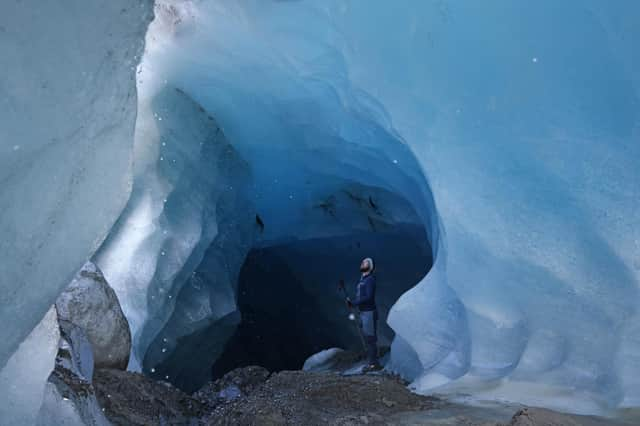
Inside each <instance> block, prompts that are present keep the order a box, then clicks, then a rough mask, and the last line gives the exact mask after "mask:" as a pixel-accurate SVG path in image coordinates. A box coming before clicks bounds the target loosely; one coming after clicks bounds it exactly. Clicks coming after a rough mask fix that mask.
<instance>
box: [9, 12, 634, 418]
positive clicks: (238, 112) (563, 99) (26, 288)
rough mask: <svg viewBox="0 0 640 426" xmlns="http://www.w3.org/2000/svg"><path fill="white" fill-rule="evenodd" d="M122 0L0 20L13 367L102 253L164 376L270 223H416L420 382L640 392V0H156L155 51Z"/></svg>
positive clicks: (415, 361) (286, 236) (299, 234)
mask: <svg viewBox="0 0 640 426" xmlns="http://www.w3.org/2000/svg"><path fill="white" fill-rule="evenodd" d="M31 3H33V4H31ZM112 3H113V4H114V5H113V10H111V9H109V10H107V11H105V10H102V9H100V11H98V9H97V6H96V4H95V2H92V1H88V2H82V4H80V3H78V4H77V5H75V6H74V7H71V9H70V10H73V11H75V12H77V17H81V18H83V19H75V18H74V19H71V18H70V16H72V15H73V14H71V13H67V14H64V15H63V14H61V13H60V12H59V11H58V10H57V9H56V8H54V7H51V6H44V5H40V4H39V3H38V4H37V5H36V4H35V2H22V3H15V4H13V3H12V5H11V6H9V8H8V11H5V12H6V13H4V14H3V16H2V17H0V35H2V37H0V53H2V55H1V56H2V57H3V58H9V62H10V63H13V64H18V65H19V67H16V70H15V71H14V70H13V68H7V67H4V66H3V67H0V94H2V95H3V96H2V99H0V111H1V112H2V113H1V114H0V150H1V151H0V179H1V181H2V189H1V190H0V191H1V192H0V207H1V208H0V232H1V233H2V235H3V236H4V237H3V238H2V239H1V240H0V256H1V257H2V262H0V275H1V276H2V278H1V279H2V282H1V283H0V289H1V290H2V291H1V294H2V296H1V297H0V301H1V302H2V310H1V311H0V320H1V321H2V322H3V323H12V324H16V327H4V328H2V330H1V331H0V341H2V342H3V344H2V345H1V346H0V367H2V366H4V365H5V364H6V362H7V360H9V359H10V358H11V357H12V355H13V356H14V358H13V359H17V358H16V357H19V355H16V354H18V353H19V352H16V349H17V348H18V346H19V345H20V343H21V342H22V341H23V340H24V339H25V338H26V337H27V336H28V335H29V333H30V332H31V331H32V330H33V329H34V327H35V326H36V324H38V322H39V321H40V320H41V319H42V318H43V315H44V314H45V313H46V312H47V310H48V309H49V307H50V306H51V304H52V303H53V301H54V300H55V298H56V296H57V294H58V293H59V292H60V290H61V289H62V288H63V287H64V285H65V284H66V283H68V282H69V281H70V279H71V277H72V276H73V274H74V273H75V272H76V270H77V269H79V267H80V266H81V265H82V264H83V263H84V262H85V260H86V259H87V258H90V257H92V256H94V254H95V256H94V259H93V260H94V261H95V262H96V263H97V264H98V265H99V266H100V267H101V269H102V270H103V272H104V273H105V276H106V277H107V279H108V280H109V282H110V283H111V284H112V286H113V287H114V289H115V290H116V292H117V294H118V297H119V298H120V302H121V304H122V307H123V310H124V312H125V314H126V315H127V317H128V320H129V322H130V324H131V327H132V334H133V339H134V347H133V354H132V355H133V356H132V357H131V365H130V367H131V368H132V369H142V370H144V371H146V372H147V373H149V374H152V373H153V372H154V371H155V368H156V366H158V365H164V364H166V363H167V362H169V361H170V360H172V359H175V357H176V354H177V353H179V352H180V347H179V345H178V342H179V341H181V342H186V341H189V342H191V344H194V341H195V340H194V339H196V337H197V336H207V339H209V340H208V341H209V342H210V343H211V342H214V343H216V344H218V343H219V344H222V343H223V342H224V341H225V339H227V338H228V337H229V334H230V333H232V331H233V329H234V327H235V326H236V325H237V323H238V322H239V321H240V318H239V312H238V307H237V294H236V292H237V287H236V286H237V279H238V274H239V271H240V268H241V266H242V262H243V259H244V257H245V256H246V254H247V252H248V251H249V250H250V249H251V248H252V247H253V248H256V247H257V248H261V247H269V246H276V245H278V244H285V243H287V242H288V241H292V240H313V239H318V238H327V237H344V236H349V235H350V234H351V233H353V232H354V230H355V231H364V230H368V229H370V228H373V229H375V228H376V227H379V226H393V225H397V224H405V225H406V224H408V225H414V226H415V225H420V226H422V227H424V228H425V230H426V234H425V235H426V238H427V239H428V245H429V247H430V249H431V251H432V258H433V267H432V268H431V270H430V271H429V273H428V274H427V275H426V276H425V277H424V278H423V279H422V280H421V281H420V282H419V283H418V284H417V285H416V286H415V287H413V288H412V289H410V290H409V291H407V292H406V293H404V294H403V295H402V296H401V297H400V298H399V299H398V300H397V302H396V303H395V305H393V307H391V308H390V313H389V316H388V323H389V325H390V327H391V328H392V329H393V330H394V331H395V333H396V334H395V339H394V340H393V344H392V349H391V365H390V367H391V368H392V369H394V370H396V371H397V372H399V373H400V374H402V375H403V376H405V377H406V378H407V379H409V380H410V381H411V382H412V383H411V386H412V387H413V388H414V389H416V390H417V391H418V392H425V393H428V392H429V393H430V392H436V393H449V394H454V395H466V394H471V395H474V397H476V398H480V399H504V400H511V401H518V402H522V403H526V404H534V405H542V406H547V407H552V408H560V409H562V410H570V411H578V412H601V411H606V410H609V409H615V408H619V407H633V406H638V405H640V379H638V377H639V374H638V373H639V372H640V326H639V325H638V324H640V314H639V313H638V306H639V302H640V299H639V294H638V286H639V285H640V168H639V167H638V165H639V164H640V99H639V96H640V50H639V49H637V45H638V43H640V27H638V25H637V22H640V4H639V3H637V2H634V1H632V0H620V1H617V2H606V3H605V2H602V1H597V0H567V1H563V2H557V1H553V0H542V1H538V2H508V1H497V0H496V1H488V2H472V1H466V2H449V1H444V0H425V1H409V0H403V1H397V2H393V3H392V2H385V1H368V2H356V1H346V0H316V1H313V0H308V1H264V0H239V1H234V2H230V1H223V0H208V1H204V0H203V1H189V0H157V1H156V2H155V20H154V21H153V23H152V24H151V25H150V27H149V31H148V32H147V34H146V47H145V53H144V56H143V58H142V62H141V63H140V64H139V65H138V60H139V57H138V55H139V54H140V50H141V47H142V42H143V33H144V28H146V23H147V20H148V18H149V16H148V11H149V10H148V9H149V5H150V4H149V2H139V4H138V3H136V6H135V7H140V9H139V10H138V9H135V8H134V9H126V10H129V11H130V14H124V17H118V16H117V13H118V11H119V9H120V7H121V6H123V5H121V4H120V3H122V2H119V1H118V2H112ZM140 5H141V6H140ZM36 6H37V7H36ZM7 17H9V18H7ZM127 19H130V22H129V21H127ZM71 21H73V23H74V25H69V22H71ZM81 23H82V24H81ZM28 25H32V27H29V26H28ZM99 25H103V26H104V27H105V28H109V29H110V30H111V31H112V34H113V37H109V38H101V37H99V36H96V37H87V36H86V34H100V33H101V31H97V30H96V28H102V27H99ZM21 28H32V29H33V28H38V29H39V31H36V30H35V29H34V30H33V31H28V32H27V31H25V32H20V31H19V29H21ZM60 28H61V29H62V31H57V30H58V29H60ZM54 30H55V31H54ZM102 32H105V31H102ZM5 34H8V35H9V36H10V37H5ZM29 34H33V35H34V36H33V37H31V36H29ZM35 35H37V36H35ZM78 39H80V40H82V41H83V43H80V45H79V46H78V48H77V49H75V50H73V49H70V48H69V46H70V43H69V40H78ZM52 45H53V46H55V49H51V46H52ZM74 46H75V45H74ZM96 46H98V47H96ZM108 52H111V53H108ZM33 58H42V61H46V62H47V66H41V64H40V62H39V61H34V60H33ZM136 66H137V68H136ZM17 68H20V69H19V70H17ZM134 76H135V78H136V82H135V83H134ZM134 84H137V95H138V98H139V99H136V96H135V95H136V91H135V90H134ZM34 98H35V99H37V100H38V101H37V102H33V99H34ZM136 103H137V108H136ZM136 115H137V119H136ZM210 117H212V118H211V119H210ZM134 124H135V129H134ZM371 197H373V199H375V203H374V202H373V199H372V198H371ZM397 200H402V202H396V201H397ZM367 204H368V205H367ZM34 205H37V206H39V207H38V209H37V211H35V209H34V208H33V207H32V206H34ZM345 206H347V207H345ZM407 206H408V207H407ZM318 207H320V209H319V208H318ZM378 207H379V208H380V211H377V210H378ZM25 212H29V214H25ZM121 212H122V214H120V213H121ZM185 212H188V214H186V213H185ZM381 212H383V213H384V214H381ZM258 213H259V216H260V221H259V222H261V223H262V224H263V226H262V227H261V228H260V227H256V221H257V216H256V214H258ZM119 215H120V216H119ZM336 215H337V216H338V217H339V218H340V220H339V221H336V220H335V216H336ZM118 217H119V219H118ZM116 219H117V222H116ZM114 223H115V225H114ZM112 225H114V226H112ZM110 230H111V231H110ZM103 242H104V243H103ZM98 247H100V248H99V250H98ZM96 250H97V253H96ZM36 330H37V329H36ZM34 333H36V331H34ZM36 334H37V333H36ZM216 339H219V340H216ZM47 359H48V358H47ZM39 361H40V362H39V363H38V365H45V364H47V363H48V362H49V361H48V360H45V359H44V358H43V359H40V360H39ZM45 361H46V362H45ZM196 361H197V362H196ZM209 361H211V360H210V359H209V360H208V359H198V360H195V361H194V365H206V362H209ZM10 362H12V361H10ZM163 363H164V364H163ZM198 371H199V370H198ZM5 373H6V371H5ZM14 379H15V378H12V377H8V378H7V379H6V380H7V381H11V380H14ZM167 379H169V378H168V377H167ZM3 380H5V379H3ZM38 386H40V385H39V384H37V386H34V388H38Z"/></svg>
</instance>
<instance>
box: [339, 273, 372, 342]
mask: <svg viewBox="0 0 640 426" xmlns="http://www.w3.org/2000/svg"><path fill="white" fill-rule="evenodd" d="M338 291H342V294H344V300H345V302H347V309H348V310H349V320H350V321H354V322H355V325H356V328H357V329H358V336H360V343H362V349H363V350H364V353H365V354H366V353H367V344H366V343H365V341H364V336H363V335H362V321H361V320H360V312H359V311H358V310H357V309H356V308H354V306H353V305H352V304H351V301H350V300H349V296H348V295H347V289H346V288H345V286H344V280H343V279H341V280H340V283H339V284H338Z"/></svg>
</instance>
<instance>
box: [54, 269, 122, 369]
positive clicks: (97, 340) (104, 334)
mask: <svg viewBox="0 0 640 426" xmlns="http://www.w3.org/2000/svg"><path fill="white" fill-rule="evenodd" d="M56 308H57V310H58V319H59V320H60V321H68V322H71V323H73V324H75V325H76V326H78V327H80V328H82V330H84V333H85V334H86V336H87V339H88V340H89V342H90V343H91V347H92V349H93V358H94V362H95V367H96V368H115V369H121V370H124V369H126V368H127V364H128V363H129V354H130V352H131V333H130V331H129V323H128V322H127V319H126V317H125V316H124V314H123V313H122V309H121V307H120V302H118V298H117V297H116V293H115V292H114V291H113V289H112V288H111V287H110V286H109V283H107V281H106V279H105V278H104V276H103V275H102V271H100V269H99V268H98V267H97V266H96V265H95V264H93V263H91V262H87V263H86V264H85V265H84V266H83V267H82V269H81V270H80V272H78V274H77V275H76V276H75V278H74V279H73V281H72V282H71V284H69V286H68V287H67V288H66V289H65V290H64V292H62V294H61V295H60V296H59V297H58V300H57V301H56Z"/></svg>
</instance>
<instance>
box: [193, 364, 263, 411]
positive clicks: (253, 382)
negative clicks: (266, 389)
mask: <svg viewBox="0 0 640 426" xmlns="http://www.w3.org/2000/svg"><path fill="white" fill-rule="evenodd" d="M269 374H270V373H269V371H267V369H265V368H262V367H258V366H249V367H242V368H236V369H235V370H232V371H230V372H228V373H227V374H225V375H224V376H223V377H222V378H220V379H218V380H216V381H213V382H209V383H207V384H206V385H205V386H203V387H202V389H200V390H199V391H197V392H196V393H194V394H193V397H194V398H196V399H198V400H199V401H200V402H202V403H203V404H205V405H207V406H208V407H210V408H214V407H216V406H218V405H220V404H223V403H226V402H229V401H233V400H235V399H238V398H240V397H244V396H247V395H249V394H250V393H251V392H252V391H253V390H254V389H256V388H257V387H258V386H259V385H261V384H262V383H264V382H265V381H266V380H267V379H268V378H269Z"/></svg>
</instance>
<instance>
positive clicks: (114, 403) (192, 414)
mask: <svg viewBox="0 0 640 426" xmlns="http://www.w3.org/2000/svg"><path fill="white" fill-rule="evenodd" d="M93 383H94V387H95V389H96V396H97V398H98V402H99V403H100V405H101V406H102V407H103V408H104V413H105V415H106V416H107V418H108V419H109V421H111V422H112V423H113V424H115V425H140V426H142V425H158V424H163V425H189V424H197V419H198V418H199V417H201V416H202V415H203V414H204V411H203V406H202V404H201V403H200V402H199V401H197V400H196V399H194V398H192V397H190V396H189V395H187V394H185V393H184V392H182V391H181V390H179V389H177V388H175V387H173V386H172V385H171V384H169V383H167V382H158V381H154V380H152V379H149V378H148V377H145V376H143V375H142V374H139V373H132V372H128V371H120V370H113V369H99V370H96V371H95V373H94V375H93Z"/></svg>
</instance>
